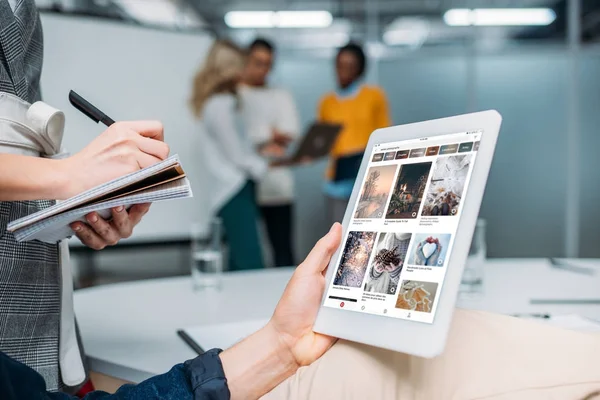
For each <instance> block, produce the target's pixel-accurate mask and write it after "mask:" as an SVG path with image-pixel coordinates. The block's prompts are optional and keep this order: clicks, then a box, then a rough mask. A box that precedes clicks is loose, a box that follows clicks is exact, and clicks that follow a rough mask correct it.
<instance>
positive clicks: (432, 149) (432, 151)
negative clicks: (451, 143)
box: [425, 146, 440, 157]
mask: <svg viewBox="0 0 600 400" xmlns="http://www.w3.org/2000/svg"><path fill="white" fill-rule="evenodd" d="M439 152H440V146H432V147H428V148H427V153H425V155H426V156H427V157H432V156H437V155H438V153H439Z"/></svg>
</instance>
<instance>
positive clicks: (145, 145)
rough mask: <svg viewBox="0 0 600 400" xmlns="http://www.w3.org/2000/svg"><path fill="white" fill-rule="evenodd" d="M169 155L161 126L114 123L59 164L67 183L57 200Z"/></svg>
mask: <svg viewBox="0 0 600 400" xmlns="http://www.w3.org/2000/svg"><path fill="white" fill-rule="evenodd" d="M168 155H169V146H167V144H166V143H164V142H163V126H162V124H161V123H160V122H157V121H132V122H117V123H115V124H114V125H111V126H110V127H109V128H108V129H107V130H106V131H104V133H102V134H101V135H100V136H98V137H97V138H96V139H94V140H93V141H92V142H91V143H90V144H89V145H88V146H86V147H85V148H84V149H83V150H81V151H80V152H79V153H77V154H74V155H73V156H71V157H69V158H66V159H64V160H60V163H61V168H60V169H61V171H62V174H64V176H66V177H68V179H67V182H66V185H65V187H64V190H63V191H62V195H61V196H60V198H59V199H65V198H69V197H71V196H74V195H76V194H79V193H81V192H83V191H85V190H87V189H90V188H93V187H95V186H97V185H100V184H102V183H105V182H108V181H111V180H113V179H115V178H118V177H121V176H123V175H126V174H128V173H131V172H135V171H137V170H139V169H141V168H145V167H148V166H150V165H152V164H155V163H157V162H159V161H162V160H164V159H165V158H167V157H168Z"/></svg>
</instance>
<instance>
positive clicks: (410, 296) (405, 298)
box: [396, 281, 438, 313]
mask: <svg viewBox="0 0 600 400" xmlns="http://www.w3.org/2000/svg"><path fill="white" fill-rule="evenodd" d="M437 288H438V284H437V283H435V282H420V281H403V282H402V285H401V286H400V290H399V292H400V294H399V295H398V300H396V308H401V309H403V310H411V311H419V312H426V313H430V312H431V311H432V310H433V303H434V302H435V296H436V294H437Z"/></svg>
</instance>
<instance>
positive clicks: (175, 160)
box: [7, 155, 179, 232]
mask: <svg viewBox="0 0 600 400" xmlns="http://www.w3.org/2000/svg"><path fill="white" fill-rule="evenodd" d="M176 164H179V157H178V156H177V155H173V156H171V157H169V158H167V159H166V160H164V161H162V162H160V163H157V164H154V165H152V166H150V167H148V168H144V169H141V170H139V171H136V172H133V173H131V174H128V175H125V176H122V177H120V178H117V179H115V180H112V181H110V182H107V183H105V184H103V185H100V186H96V187H94V188H92V189H89V190H87V191H85V192H83V193H80V194H78V195H77V196H74V197H71V198H70V199H68V200H65V201H62V202H60V203H59V204H56V205H55V206H52V207H49V208H46V209H44V210H41V211H39V212H37V213H34V214H31V215H28V216H26V217H24V218H21V219H18V220H16V221H12V222H11V223H9V224H8V226H7V230H8V231H9V232H14V231H15V230H17V229H19V228H22V227H24V226H26V225H28V224H31V223H33V222H37V221H40V220H42V219H44V218H48V217H50V216H53V215H56V214H58V213H61V212H63V211H66V210H69V209H72V208H74V207H77V206H80V205H81V204H83V203H85V202H87V201H89V200H92V199H94V198H98V197H101V196H103V195H105V194H108V193H110V192H111V191H115V190H118V189H121V188H123V187H125V186H127V185H129V184H131V183H135V182H138V181H141V180H143V179H145V178H148V177H150V176H152V175H155V174H156V173H157V172H160V171H162V170H164V169H167V168H169V167H171V166H174V165H176Z"/></svg>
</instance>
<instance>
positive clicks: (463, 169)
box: [324, 130, 482, 323]
mask: <svg viewBox="0 0 600 400" xmlns="http://www.w3.org/2000/svg"><path fill="white" fill-rule="evenodd" d="M481 134H482V131H481V130H479V131H474V132H463V133H456V134H450V135H444V136H434V137H431V138H421V139H414V140H406V141H401V142H393V143H385V144H379V145H376V146H375V148H374V150H373V153H372V154H371V155H370V162H369V166H368V169H367V172H366V174H365V176H364V178H363V182H362V185H361V189H360V194H359V197H358V201H357V202H356V204H354V206H353V212H352V219H351V221H350V225H349V229H348V232H347V233H346V236H345V237H344V238H343V242H342V246H343V249H342V251H341V255H340V258H339V260H337V263H336V264H332V266H335V271H334V275H333V279H332V280H331V283H330V286H329V288H328V291H327V297H326V299H325V303H324V305H325V306H327V307H333V308H338V309H344V310H350V311H355V312H364V313H369V314H377V315H382V316H388V317H393V318H402V319H408V320H414V321H419V322H426V323H432V322H433V319H434V316H435V310H436V308H437V302H438V299H439V296H440V293H441V289H442V285H443V283H444V276H445V275H446V270H447V268H448V260H449V258H450V254H451V252H452V246H453V244H454V237H455V234H456V231H457V228H458V222H459V219H460V216H461V212H462V209H463V202H464V199H465V196H466V195H467V191H468V189H469V183H470V180H471V174H472V171H473V165H474V163H475V158H476V157H477V151H478V150H479V143H480V139H481Z"/></svg>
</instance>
